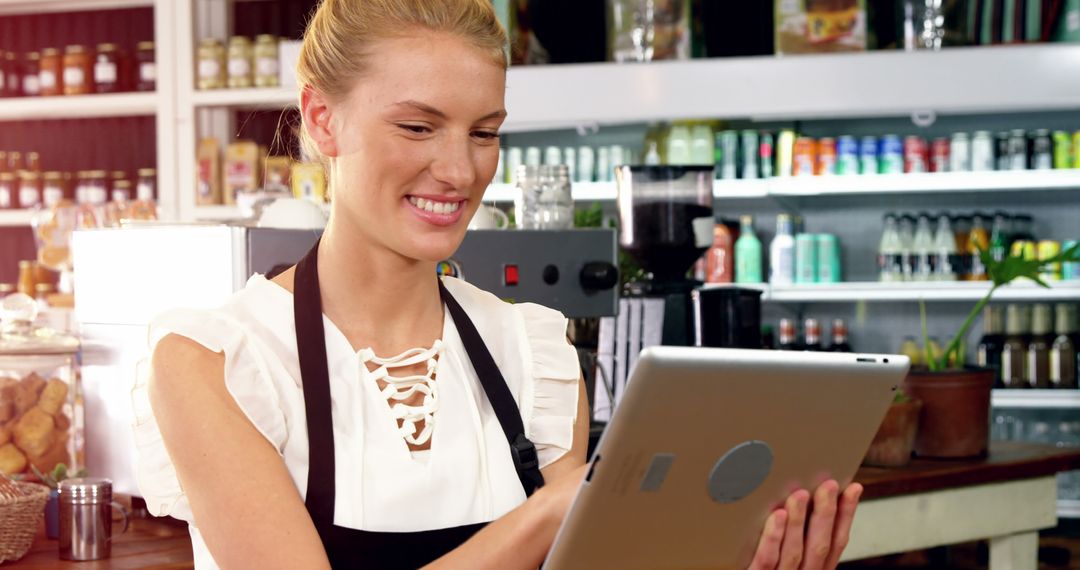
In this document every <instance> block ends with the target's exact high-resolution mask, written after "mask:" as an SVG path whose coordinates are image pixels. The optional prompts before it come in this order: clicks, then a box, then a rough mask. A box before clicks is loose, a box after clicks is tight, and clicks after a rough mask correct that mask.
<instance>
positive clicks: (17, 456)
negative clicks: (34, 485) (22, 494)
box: [0, 443, 26, 475]
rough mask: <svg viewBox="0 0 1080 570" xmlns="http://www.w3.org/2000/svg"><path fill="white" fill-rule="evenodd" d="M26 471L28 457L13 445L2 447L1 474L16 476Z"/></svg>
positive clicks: (0, 458) (0, 450)
mask: <svg viewBox="0 0 1080 570" xmlns="http://www.w3.org/2000/svg"><path fill="white" fill-rule="evenodd" d="M23 471H26V456H25V455H23V452H21V451H19V449H18V448H17V447H15V446H14V445H13V444H10V443H9V444H7V445H4V446H3V447H0V473H4V474H5V475H14V474H15V473H22V472H23Z"/></svg>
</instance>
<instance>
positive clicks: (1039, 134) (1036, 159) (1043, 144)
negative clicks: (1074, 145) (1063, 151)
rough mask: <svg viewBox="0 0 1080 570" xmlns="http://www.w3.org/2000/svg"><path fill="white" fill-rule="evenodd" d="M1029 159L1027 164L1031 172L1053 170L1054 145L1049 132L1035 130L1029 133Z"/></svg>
mask: <svg viewBox="0 0 1080 570" xmlns="http://www.w3.org/2000/svg"><path fill="white" fill-rule="evenodd" d="M1030 147H1031V157H1030V158H1029V160H1028V164H1030V165H1031V169H1032V170H1050V169H1052V168H1054V143H1053V142H1052V141H1051V140H1050V131H1049V130H1047V129H1037V130H1036V131H1034V132H1033V133H1031V144H1030Z"/></svg>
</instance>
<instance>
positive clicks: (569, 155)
mask: <svg viewBox="0 0 1080 570" xmlns="http://www.w3.org/2000/svg"><path fill="white" fill-rule="evenodd" d="M562 159H563V164H565V165H566V169H567V170H568V171H570V180H574V181H577V150H576V149H575V148H574V147H572V146H568V147H565V148H563V151H562Z"/></svg>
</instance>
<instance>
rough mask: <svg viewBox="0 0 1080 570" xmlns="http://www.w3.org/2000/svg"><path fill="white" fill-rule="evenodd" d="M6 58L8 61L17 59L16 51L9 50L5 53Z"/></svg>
mask: <svg viewBox="0 0 1080 570" xmlns="http://www.w3.org/2000/svg"><path fill="white" fill-rule="evenodd" d="M4 59H6V60H8V61H15V52H13V51H9V52H7V53H5V54H4Z"/></svg>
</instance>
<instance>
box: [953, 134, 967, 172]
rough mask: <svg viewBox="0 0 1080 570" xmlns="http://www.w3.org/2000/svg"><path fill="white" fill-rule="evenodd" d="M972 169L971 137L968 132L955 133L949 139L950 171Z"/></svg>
mask: <svg viewBox="0 0 1080 570" xmlns="http://www.w3.org/2000/svg"><path fill="white" fill-rule="evenodd" d="M970 170H971V139H970V138H968V134H967V133H953V136H952V138H951V139H949V172H968V171H970Z"/></svg>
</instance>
